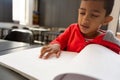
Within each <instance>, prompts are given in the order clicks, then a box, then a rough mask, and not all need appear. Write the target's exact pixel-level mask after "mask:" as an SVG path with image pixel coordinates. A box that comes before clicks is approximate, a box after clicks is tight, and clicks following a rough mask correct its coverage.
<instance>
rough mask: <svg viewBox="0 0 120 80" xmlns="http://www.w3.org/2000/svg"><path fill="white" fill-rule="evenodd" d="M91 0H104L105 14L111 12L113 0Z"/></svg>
mask: <svg viewBox="0 0 120 80" xmlns="http://www.w3.org/2000/svg"><path fill="white" fill-rule="evenodd" d="M82 1H90V0H82ZM92 1H104V9H105V10H106V15H105V16H109V15H110V13H111V12H112V9H113V6H114V1H115V0H92Z"/></svg>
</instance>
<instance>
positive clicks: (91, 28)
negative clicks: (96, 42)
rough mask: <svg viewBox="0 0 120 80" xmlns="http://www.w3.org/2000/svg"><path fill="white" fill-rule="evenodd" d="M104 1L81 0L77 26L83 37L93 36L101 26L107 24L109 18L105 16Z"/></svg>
mask: <svg viewBox="0 0 120 80" xmlns="http://www.w3.org/2000/svg"><path fill="white" fill-rule="evenodd" d="M105 14H106V10H105V9H104V1H100V0H99V1H94V0H88V1H86V0H85V1H84V0H82V2H81V5H80V8H79V13H78V24H79V25H80V30H81V32H82V33H83V34H84V35H87V36H93V35H95V34H96V33H97V30H98V29H99V28H100V26H101V25H102V24H103V25H104V24H106V23H108V22H109V20H108V19H109V18H108V17H109V16H105Z"/></svg>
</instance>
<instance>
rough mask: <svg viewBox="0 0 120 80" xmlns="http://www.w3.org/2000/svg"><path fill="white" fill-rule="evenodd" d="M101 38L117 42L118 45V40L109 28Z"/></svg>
mask: <svg viewBox="0 0 120 80" xmlns="http://www.w3.org/2000/svg"><path fill="white" fill-rule="evenodd" d="M103 39H104V40H106V41H110V42H112V43H115V44H118V45H119V46H120V40H119V39H118V38H117V37H116V36H115V35H114V34H113V32H112V31H111V30H107V31H106V33H105V36H104V38H103Z"/></svg>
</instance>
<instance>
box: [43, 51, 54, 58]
mask: <svg viewBox="0 0 120 80" xmlns="http://www.w3.org/2000/svg"><path fill="white" fill-rule="evenodd" d="M52 54H53V53H52V52H49V53H48V54H46V56H44V59H48V58H49V57H50V56H51V55H52Z"/></svg>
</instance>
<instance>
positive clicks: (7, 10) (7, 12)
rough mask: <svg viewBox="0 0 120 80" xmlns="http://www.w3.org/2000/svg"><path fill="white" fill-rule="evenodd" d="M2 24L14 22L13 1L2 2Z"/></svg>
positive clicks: (0, 1) (3, 0) (0, 6)
mask: <svg viewBox="0 0 120 80" xmlns="http://www.w3.org/2000/svg"><path fill="white" fill-rule="evenodd" d="M0 22H12V0H0Z"/></svg>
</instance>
